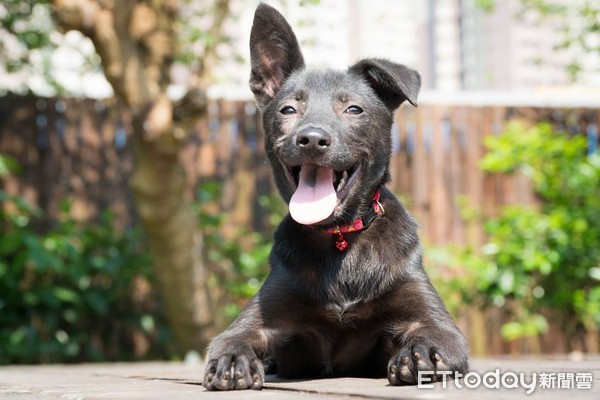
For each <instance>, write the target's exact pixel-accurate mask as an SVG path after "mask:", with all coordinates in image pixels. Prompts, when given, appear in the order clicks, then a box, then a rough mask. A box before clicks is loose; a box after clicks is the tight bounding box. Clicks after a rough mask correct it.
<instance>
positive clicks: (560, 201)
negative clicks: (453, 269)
mask: <svg viewBox="0 0 600 400" xmlns="http://www.w3.org/2000/svg"><path fill="white" fill-rule="evenodd" d="M486 147H487V148H488V150H489V152H488V154H487V155H486V156H485V157H484V158H483V160H482V163H481V166H482V168H483V169H484V170H485V171H488V172H492V173H523V174H525V175H526V176H527V177H529V178H530V179H531V182H532V183H533V186H534V189H535V191H536V193H537V195H538V196H539V199H540V204H539V206H526V205H510V206H507V207H505V208H504V209H503V210H502V211H501V213H500V215H499V216H498V217H497V218H490V219H488V220H487V221H486V224H485V229H486V232H487V235H488V243H487V244H486V245H485V246H483V248H482V249H479V250H478V251H474V250H472V249H460V250H459V251H457V252H454V255H455V256H456V259H455V264H456V265H461V266H462V267H463V268H465V269H466V271H463V274H460V275H457V276H456V278H455V279H454V280H451V282H454V283H455V284H452V283H447V284H446V286H449V287H452V288H453V289H455V290H457V291H461V292H462V299H461V300H462V301H466V302H470V303H472V304H477V305H480V306H496V307H502V308H503V309H504V310H505V311H506V312H507V313H508V314H509V316H510V317H511V321H510V322H509V323H507V324H505V325H504V326H503V328H502V335H503V336H504V337H505V338H506V339H507V340H511V339H516V338H519V337H525V336H535V335H538V334H540V333H543V332H545V331H546V330H547V329H548V323H547V320H546V318H547V317H548V316H549V315H551V317H552V319H553V320H555V321H556V322H558V324H559V326H561V327H562V329H563V330H564V333H565V334H566V336H567V337H568V338H572V337H574V336H575V335H578V334H581V333H584V332H586V331H594V330H596V329H598V327H599V326H600V246H599V245H598V244H599V243H600V156H599V155H598V154H592V155H586V140H585V138H584V137H582V136H569V135H568V134H566V133H564V132H555V131H554V130H553V128H552V126H551V125H549V124H538V125H536V126H534V127H532V128H527V127H526V126H525V125H522V124H519V123H511V124H509V125H508V127H507V129H506V131H505V132H504V133H502V134H501V135H497V136H489V137H488V138H487V141H486ZM465 283H466V285H465Z"/></svg>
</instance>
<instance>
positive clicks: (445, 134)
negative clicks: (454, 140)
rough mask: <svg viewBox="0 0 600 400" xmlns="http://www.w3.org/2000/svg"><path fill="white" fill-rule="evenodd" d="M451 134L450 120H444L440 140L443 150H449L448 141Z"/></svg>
mask: <svg viewBox="0 0 600 400" xmlns="http://www.w3.org/2000/svg"><path fill="white" fill-rule="evenodd" d="M451 136H452V122H450V121H448V120H444V121H443V122H442V142H443V143H444V150H445V151H448V150H450V141H451Z"/></svg>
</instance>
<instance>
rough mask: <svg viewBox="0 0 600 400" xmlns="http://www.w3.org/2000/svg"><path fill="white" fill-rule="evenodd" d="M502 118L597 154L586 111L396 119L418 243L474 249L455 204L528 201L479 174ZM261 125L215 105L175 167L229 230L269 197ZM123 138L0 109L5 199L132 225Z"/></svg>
mask: <svg viewBox="0 0 600 400" xmlns="http://www.w3.org/2000/svg"><path fill="white" fill-rule="evenodd" d="M512 118H523V119H526V120H529V121H551V122H552V123H554V124H556V125H557V126H559V127H560V128H562V129H565V130H567V131H568V132H571V133H581V134H585V135H587V137H588V142H589V147H590V149H591V150H593V149H596V148H597V146H598V125H599V124H600V111H599V110H598V109H592V108H587V109H585V108H536V107H508V106H485V107H479V106H462V105H432V104H425V105H421V106H420V107H419V108H416V109H415V108H412V107H402V108H401V109H400V110H399V111H398V112H397V113H396V117H395V124H394V126H393V128H392V138H393V141H392V142H393V159H392V163H391V172H392V183H391V188H392V189H393V190H394V191H395V192H396V193H397V194H398V195H399V196H401V197H402V198H403V199H404V200H405V203H406V205H407V206H408V208H409V209H410V210H411V212H412V213H413V214H414V215H415V217H416V219H417V221H418V222H419V225H420V229H421V235H422V237H423V238H424V240H425V241H426V242H428V243H431V244H446V243H459V244H464V243H471V244H474V245H480V244H482V243H483V241H484V240H485V237H484V235H483V232H482V226H481V224H479V223H477V222H473V221H470V222H468V221H465V220H464V219H463V218H462V216H461V211H462V206H461V204H468V205H469V206H470V207H473V208H475V209H477V210H479V211H480V212H481V214H482V215H483V216H491V215H495V214H497V212H498V211H499V209H500V208H501V207H502V206H503V205H506V204H511V203H532V202H534V201H535V198H534V194H533V192H532V190H531V187H530V185H529V183H528V182H527V180H526V179H524V178H523V177H519V176H514V177H506V176H499V175H489V174H486V173H484V172H482V171H481V170H480V169H479V168H478V163H479V160H480V159H481V157H482V155H483V154H484V152H485V149H484V146H483V141H484V138H485V136H487V135H493V134H497V133H499V132H501V131H502V129H503V126H504V125H505V123H506V122H507V121H508V120H509V119H512ZM259 119H260V118H259V116H258V113H257V110H256V108H255V106H254V105H253V103H250V102H234V101H215V102H213V103H212V104H211V105H210V107H209V115H208V118H206V119H204V120H201V121H199V123H198V124H197V127H196V130H195V132H193V133H192V135H191V138H190V140H189V142H188V144H187V145H186V146H185V148H184V149H183V151H182V153H181V160H182V163H183V165H184V168H185V170H186V174H187V178H188V182H189V186H190V190H193V188H194V187H195V185H196V184H197V183H198V182H199V181H202V180H206V179H214V180H218V181H220V182H222V184H223V185H224V188H223V199H222V200H221V208H222V210H223V211H225V212H228V213H230V214H231V216H232V223H235V224H237V225H240V224H243V225H250V226H251V227H252V228H254V229H259V230H261V229H262V228H263V226H264V225H263V224H264V219H265V210H263V209H262V208H261V207H260V206H259V203H258V199H259V197H260V196H262V195H270V194H273V193H274V188H273V185H272V182H271V178H270V171H269V167H268V165H267V161H266V157H265V154H264V150H263V147H262V146H263V133H262V129H261V128H260V121H259ZM130 132H131V129H130V119H129V116H128V115H127V113H126V112H123V111H122V110H121V109H119V107H118V106H116V105H114V104H112V103H111V102H110V101H93V100H82V99H40V98H32V97H25V98H22V97H7V98H3V99H0V153H5V154H10V155H13V156H15V157H16V158H17V160H18V161H19V162H20V163H21V165H22V166H23V171H22V173H21V174H20V175H19V176H18V177H16V178H13V179H9V180H7V181H6V182H5V183H4V186H5V189H6V190H8V191H9V192H10V193H14V194H17V193H18V194H22V195H24V196H25V197H26V198H28V199H29V200H31V201H33V202H35V203H36V204H38V205H40V206H41V207H42V208H43V209H46V210H48V211H49V213H50V215H51V216H54V215H56V213H57V211H58V209H59V207H60V204H59V202H60V199H63V198H65V197H69V198H71V199H72V201H73V211H72V212H73V214H74V215H75V216H77V217H78V218H83V219H86V218H93V217H94V216H95V215H96V214H97V213H98V211H99V210H102V209H105V208H108V207H112V208H113V209H115V211H116V212H117V213H119V214H120V215H122V217H123V220H124V221H131V217H129V216H130V215H134V213H133V212H132V210H133V207H132V196H131V193H130V190H129V188H128V186H127V179H128V176H129V174H130V172H131V169H132V160H131V154H130V151H129V146H130V143H129V138H130ZM459 199H462V200H461V201H458V200H459Z"/></svg>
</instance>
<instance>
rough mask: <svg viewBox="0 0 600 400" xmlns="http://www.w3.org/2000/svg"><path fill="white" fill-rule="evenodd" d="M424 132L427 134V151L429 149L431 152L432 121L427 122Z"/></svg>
mask: <svg viewBox="0 0 600 400" xmlns="http://www.w3.org/2000/svg"><path fill="white" fill-rule="evenodd" d="M423 133H424V134H425V135H424V136H425V137H424V139H425V151H427V154H430V153H431V146H432V144H433V124H432V123H431V122H425V124H424V126H423Z"/></svg>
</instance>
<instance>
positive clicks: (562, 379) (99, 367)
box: [0, 356, 600, 400]
mask: <svg viewBox="0 0 600 400" xmlns="http://www.w3.org/2000/svg"><path fill="white" fill-rule="evenodd" d="M472 369H473V370H474V371H476V372H477V373H478V375H476V374H472V375H471V376H470V377H468V379H467V381H465V380H462V381H459V384H458V385H460V386H461V388H459V387H458V385H457V384H456V383H452V382H449V383H448V385H447V387H446V388H444V387H443V385H442V384H441V383H438V384H436V385H435V388H433V389H430V388H417V387H415V386H412V387H408V386H404V387H392V386H388V384H387V380H385V379H354V378H352V379H350V378H341V379H322V380H306V381H283V380H279V379H277V378H276V377H273V376H269V377H268V378H267V383H266V385H265V389H263V390H262V391H242V392H222V393H216V392H207V391H206V390H205V389H204V388H203V387H202V386H201V385H200V382H201V375H202V365H200V364H195V365H190V364H182V363H131V364H125V363H123V364H85V365H68V366H64V365H54V366H6V367H0V399H16V400H31V399H41V400H52V399H61V400H84V399H85V400H90V399H94V400H96V399H98V400H100V399H101V400H115V399H124V400H131V399H140V400H142V399H143V400H153V399H167V400H183V399H201V400H203V399H211V400H212V399H219V400H229V399H235V400H245V399H275V400H281V399H291V400H297V399H298V400H300V399H302V400H313V399H325V400H341V399H466V400H468V399H478V400H480V399H481V398H482V396H485V397H486V398H484V400H488V399H509V398H510V399H511V400H514V399H525V398H532V397H533V398H537V399H550V400H552V399H560V400H564V399H565V398H568V400H575V399H600V356H586V357H585V358H584V357H581V356H580V357H566V356H565V357H558V356H557V357H543V358H539V357H538V358H508V357H507V358H495V359H474V360H473V361H472ZM497 370H498V371H497ZM509 372H512V373H514V374H516V375H513V374H511V373H509ZM520 374H523V378H524V382H525V385H527V386H526V387H525V386H523V385H521V383H519V380H520ZM514 376H516V377H517V382H516V383H515V382H514V381H513V380H512V378H513V377H514ZM478 377H479V378H481V379H484V380H485V382H486V383H487V386H491V387H492V388H486V387H485V386H484V385H483V384H481V383H480V385H479V387H478V388H469V387H467V386H469V385H470V386H472V387H475V386H477V379H478ZM468 381H470V382H471V383H469V382H468ZM494 386H500V388H495V387H494ZM504 386H517V387H513V388H505V387H504ZM548 387H550V388H548ZM552 387H554V388H552ZM590 387H591V388H590ZM527 388H529V389H527ZM527 390H531V391H532V394H531V395H528V394H527Z"/></svg>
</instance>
